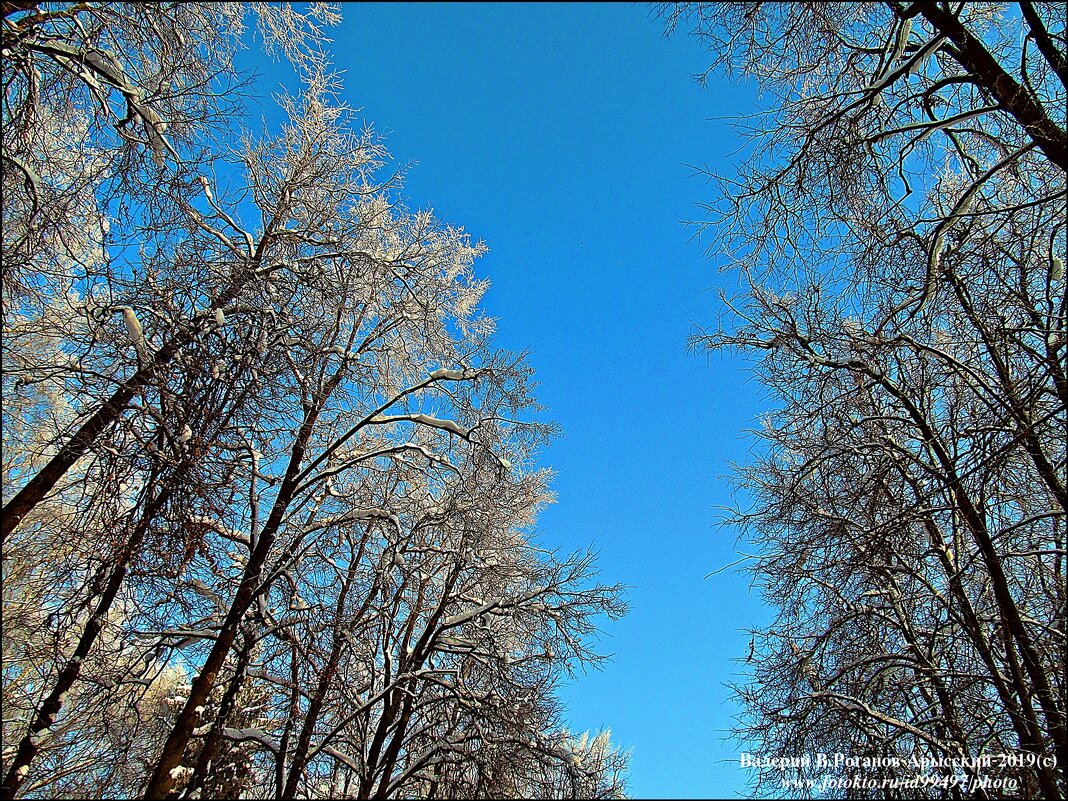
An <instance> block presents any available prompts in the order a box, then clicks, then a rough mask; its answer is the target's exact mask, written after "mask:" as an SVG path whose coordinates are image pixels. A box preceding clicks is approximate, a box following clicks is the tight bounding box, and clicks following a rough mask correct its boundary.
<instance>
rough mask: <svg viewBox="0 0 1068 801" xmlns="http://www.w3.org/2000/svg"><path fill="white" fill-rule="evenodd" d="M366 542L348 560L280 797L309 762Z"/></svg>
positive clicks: (290, 793)
mask: <svg viewBox="0 0 1068 801" xmlns="http://www.w3.org/2000/svg"><path fill="white" fill-rule="evenodd" d="M366 541H367V538H366V537H364V538H363V542H362V543H361V545H360V554H359V555H357V557H356V559H354V560H352V561H350V562H349V569H348V575H347V576H346V578H345V583H344V584H343V585H342V586H341V592H340V593H338V600H337V607H336V608H335V611H334V621H335V627H334V632H333V642H332V643H331V645H330V656H329V657H328V658H327V661H326V665H325V666H324V667H323V670H322V673H320V674H319V682H318V683H317V684H316V687H315V692H314V693H313V694H312V697H311V702H310V703H309V704H308V712H307V714H306V715H305V716H304V724H303V725H302V726H301V730H300V734H299V735H298V736H297V746H296V748H295V749H294V750H293V760H292V762H291V763H290V767H289V776H288V778H287V779H286V783H285V788H284V789H283V791H282V797H283V798H296V793H297V783H298V782H299V781H300V776H301V774H302V773H303V772H304V767H305V766H306V765H307V764H308V751H309V750H310V748H311V738H312V734H313V733H314V732H315V725H316V723H318V721H319V714H320V713H321V712H322V709H323V702H324V701H325V699H326V694H327V692H329V690H330V685H331V684H332V683H333V681H334V675H335V674H336V673H337V666H338V662H339V661H340V660H341V647H342V644H343V638H342V636H341V619H342V615H343V614H344V611H345V599H346V598H347V597H348V594H349V587H350V586H351V585H352V582H353V580H354V579H355V577H356V570H357V569H358V568H359V562H360V556H361V555H362V553H363V545H364V543H366Z"/></svg>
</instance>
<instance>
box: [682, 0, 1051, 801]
mask: <svg viewBox="0 0 1068 801" xmlns="http://www.w3.org/2000/svg"><path fill="white" fill-rule="evenodd" d="M1063 11H1064V7H1063V5H1059V4H1032V3H1020V4H1018V5H1013V4H998V3H989V4H958V5H951V4H946V3H933V2H919V3H912V4H898V3H885V4H809V3H803V4H767V3H733V4H730V5H727V6H711V5H707V6H706V5H697V6H680V7H672V8H666V9H665V13H666V14H667V15H668V16H669V18H670V20H671V23H672V24H675V25H688V26H690V27H691V28H692V30H693V31H694V32H695V33H696V34H697V35H698V36H700V37H701V38H702V39H703V41H705V42H707V43H708V44H709V46H710V49H711V50H712V52H713V53H714V54H715V55H716V56H717V61H718V62H719V63H724V64H727V65H729V66H730V68H731V69H734V70H736V71H737V72H738V73H739V74H742V75H745V76H748V77H752V78H753V79H754V80H756V81H757V82H758V83H759V85H760V86H761V87H762V88H763V89H765V90H766V91H767V92H768V96H770V97H771V98H773V100H772V102H771V104H770V108H769V109H768V110H767V112H766V113H764V114H762V115H761V116H760V117H758V118H754V119H750V120H748V128H747V129H746V134H747V135H748V136H749V141H750V143H751V145H752V147H753V150H752V158H750V159H749V160H747V161H746V162H745V163H744V164H743V165H742V166H741V167H740V168H739V173H738V175H737V177H736V178H720V179H719V185H720V187H721V193H720V195H719V198H718V199H717V200H716V201H715V202H714V203H711V204H709V205H708V206H707V210H708V211H709V212H710V216H709V217H708V219H707V220H706V221H703V225H705V226H708V230H709V232H711V233H713V234H714V237H715V238H714V240H713V243H712V244H711V245H710V251H714V252H716V253H717V254H720V255H722V256H724V257H725V258H726V260H727V263H728V265H729V268H730V269H732V270H735V271H737V273H738V274H739V275H740V276H741V278H742V280H743V283H744V285H745V287H746V291H745V292H743V293H742V294H740V295H739V296H736V297H728V298H725V301H726V304H727V308H728V310H729V313H730V315H729V316H730V318H731V320H732V321H731V322H728V323H727V324H725V325H724V326H723V327H722V328H720V329H719V330H716V331H710V332H707V333H704V334H702V335H700V336H698V337H696V338H695V344H696V345H697V346H699V347H710V348H718V347H736V348H740V349H742V350H743V351H747V352H751V353H754V354H756V355H757V356H758V357H759V361H758V366H757V369H758V372H759V375H760V376H761V378H762V380H763V382H764V383H765V385H766V386H767V387H768V388H769V389H770V390H771V391H772V393H773V395H774V397H775V398H776V399H777V400H778V410H777V411H776V412H774V413H773V414H772V415H770V416H768V418H767V419H765V420H764V421H762V423H763V427H762V429H761V430H760V431H758V432H757V436H758V437H759V438H760V439H761V441H762V442H763V443H764V445H765V448H764V449H763V450H762V452H761V455H760V456H759V458H758V459H757V460H756V461H755V463H754V464H753V465H751V466H750V467H746V468H743V469H742V470H741V471H740V473H739V479H740V483H741V486H742V487H744V488H746V489H747V490H748V491H749V492H750V493H751V494H752V498H753V501H754V504H753V506H752V508H751V509H749V510H747V511H744V512H739V513H738V515H737V517H736V519H735V522H736V523H738V524H740V525H741V526H742V529H743V531H745V532H747V533H748V534H749V536H751V537H752V538H753V539H754V540H755V541H756V542H757V543H758V544H759V545H760V546H761V548H760V551H759V553H758V556H757V558H756V559H755V560H754V561H753V563H752V571H753V575H754V577H755V578H756V579H757V581H758V582H759V583H761V584H762V586H763V587H764V590H765V593H766V597H767V598H768V599H769V601H770V602H771V603H772V604H773V606H774V607H776V608H777V609H778V610H779V615H778V619H777V620H776V621H775V622H774V623H773V625H772V626H770V627H769V628H767V629H761V630H756V631H754V632H753V635H754V642H753V653H752V655H751V657H750V661H751V663H752V668H751V675H750V677H749V680H748V682H747V683H745V684H742V685H741V686H739V687H738V691H739V694H740V696H741V698H742V699H743V700H744V701H745V703H746V706H747V710H748V713H747V716H746V718H745V719H744V721H743V723H742V726H741V729H740V734H741V735H742V736H743V737H746V738H749V739H750V741H751V742H753V743H755V744H756V746H757V747H759V748H760V749H761V750H762V751H763V753H765V754H768V755H773V756H774V755H783V756H784V755H792V754H797V753H804V752H808V753H818V752H825V753H826V752H835V751H838V752H844V753H848V754H851V755H855V756H858V757H870V758H871V759H873V760H875V759H877V758H881V757H896V758H899V761H898V762H896V763H895V762H894V761H893V760H886V762H885V766H883V767H879V768H878V769H877V770H872V769H868V770H862V769H860V768H853V769H848V770H845V769H844V773H843V774H842V775H841V776H840V777H838V778H841V779H842V780H843V783H841V784H833V783H831V784H828V785H827V786H824V787H823V788H822V790H823V791H824V792H826V793H828V794H832V795H834V794H837V795H843V796H846V795H848V796H850V797H868V796H870V797H883V796H884V795H885V794H886V793H887V792H891V793H896V794H897V795H898V796H902V797H914V796H916V795H917V794H924V793H927V794H930V795H932V796H944V797H955V796H968V797H973V796H974V797H988V796H992V795H998V794H1000V793H1005V792H1007V793H1008V794H1010V795H1011V794H1014V793H1019V794H1023V795H1041V796H1043V797H1050V798H1054V797H1058V798H1059V797H1063V796H1064V794H1065V787H1066V785H1065V772H1064V765H1065V759H1066V755H1068V751H1066V748H1068V742H1066V732H1065V684H1064V675H1065V631H1064V620H1065V612H1066V606H1065V604H1066V600H1065V578H1064V576H1065V569H1064V566H1065V561H1064V560H1065V555H1066V550H1065V549H1066V539H1065V538H1066V521H1065V513H1066V509H1068V497H1066V495H1065V444H1064V436H1063V434H1064V430H1065V426H1066V422H1068V420H1066V404H1068V393H1066V391H1065V389H1066V384H1065V358H1064V354H1065V346H1066V340H1065V316H1066V308H1068V307H1066V303H1065V283H1064V258H1065V211H1066V208H1065V128H1066V120H1065V99H1066V98H1065V77H1066V73H1065V52H1066V43H1065V30H1064V16H1063ZM1015 752H1022V753H1023V754H1024V755H1025V756H1024V758H1023V759H1022V760H1021V763H1020V764H1015V765H1009V764H999V763H998V762H997V761H995V762H994V764H993V766H990V767H982V766H981V764H980V761H979V758H981V757H982V756H984V755H995V754H1001V753H1015ZM920 758H929V759H948V760H951V761H952V760H957V761H956V762H955V763H954V762H951V764H956V765H957V766H958V768H959V770H957V771H956V774H955V775H957V777H958V779H961V780H962V781H963V779H967V783H965V784H958V785H957V786H956V787H952V786H942V787H938V786H934V787H924V786H922V785H920V786H918V787H917V786H916V785H915V784H913V785H912V786H909V785H908V784H906V783H905V782H907V781H908V780H909V779H910V778H912V777H914V776H915V775H916V774H919V773H923V771H922V770H919V769H918V767H917V766H918V765H919V764H920V762H919V759H920ZM875 764H880V763H875ZM961 766H963V767H961ZM948 772H949V773H953V771H948ZM800 774H801V775H800V776H799V778H805V777H806V776H807V777H810V778H811V776H812V775H813V774H812V773H811V772H809V773H806V772H805V771H803V770H801V771H800ZM817 774H818V771H817ZM781 778H782V775H781V774H780V773H778V772H776V771H772V770H767V771H763V772H761V774H760V775H759V777H758V783H757V789H758V790H761V789H763V790H767V789H769V788H771V787H772V786H777V785H776V784H775V783H777V782H778V781H779V780H780V779H781ZM869 778H870V779H874V780H875V781H876V784H874V785H872V786H870V787H869V786H866V785H864V784H863V780H864V779H869ZM984 779H985V780H989V781H992V782H994V781H996V782H1001V784H1000V785H990V786H987V787H984V786H983V783H982V782H983V780H984ZM848 781H853V782H854V784H853V786H852V787H850V786H849V784H848ZM884 781H885V782H886V784H883V782H884ZM895 782H896V784H895ZM894 788H897V789H894ZM819 789H821V788H820V786H819V785H818V784H817V790H819Z"/></svg>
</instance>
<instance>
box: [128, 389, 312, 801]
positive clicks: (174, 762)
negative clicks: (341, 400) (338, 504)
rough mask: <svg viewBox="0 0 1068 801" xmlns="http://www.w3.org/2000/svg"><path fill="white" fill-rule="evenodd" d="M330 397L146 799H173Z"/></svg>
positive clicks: (294, 458) (299, 448) (299, 445)
mask: <svg viewBox="0 0 1068 801" xmlns="http://www.w3.org/2000/svg"><path fill="white" fill-rule="evenodd" d="M325 399H326V398H325V393H324V396H323V397H321V398H320V399H319V402H318V403H317V404H316V405H315V406H314V408H313V409H311V410H309V411H308V412H307V413H306V414H305V419H304V422H303V423H302V424H301V427H300V430H299V431H298V433H297V438H296V442H295V443H294V446H293V451H292V454H291V456H290V460H289V465H288V466H287V468H286V474H285V478H284V479H283V480H282V485H281V487H280V488H279V490H278V495H277V496H276V498H275V501H274V504H273V505H272V507H271V513H270V515H269V516H268V518H267V520H266V522H265V523H264V525H263V529H262V530H261V531H260V535H259V538H258V541H257V543H256V547H255V549H254V550H253V551H252V553H251V554H250V555H249V560H248V564H247V565H246V566H245V572H244V574H243V576H242V578H241V584H240V586H239V587H238V589H237V593H236V595H235V596H234V600H233V602H232V603H231V604H230V609H229V611H228V612H227V614H226V617H225V618H224V619H223V624H222V627H221V628H220V630H219V635H218V637H217V639H216V640H215V644H214V645H213V646H212V649H211V652H210V653H209V654H208V658H207V660H206V661H205V662H204V666H203V667H202V668H201V670H200V673H199V674H198V675H197V677H196V679H194V680H193V684H192V686H191V688H190V691H189V699H188V700H187V701H186V703H185V706H184V707H183V708H182V711H181V712H179V713H178V717H177V719H176V720H175V722H174V726H173V727H172V728H171V732H170V734H169V735H168V737H167V742H166V743H165V744H164V746H163V751H162V752H161V754H160V756H159V759H158V761H157V762H156V767H155V769H154V771H153V773H152V778H151V779H150V780H149V782H148V786H147V788H146V789H145V798H146V799H162V798H167V797H169V796H170V795H171V794H172V792H173V790H174V778H173V777H172V775H171V773H172V771H174V770H175V768H177V767H178V766H179V765H181V764H182V758H183V757H184V756H185V749H186V746H187V745H188V744H189V738H190V736H191V734H192V731H193V728H194V727H195V725H196V712H195V710H196V708H197V707H198V706H203V705H204V703H205V701H206V700H207V697H208V695H209V693H210V692H211V690H212V688H213V687H214V686H215V679H216V677H217V676H218V673H219V671H220V670H221V669H222V666H223V664H224V662H225V661H226V657H227V654H229V652H230V648H231V647H232V646H233V643H234V638H235V637H236V635H237V631H238V628H239V627H240V625H241V621H242V620H243V619H244V617H245V613H246V612H247V611H248V609H249V606H251V605H252V602H253V600H255V598H256V595H257V593H258V592H259V590H260V576H261V574H262V572H263V566H264V563H265V562H266V561H267V556H268V554H270V552H271V548H272V546H273V545H274V540H275V537H276V536H277V534H278V530H279V528H280V527H281V525H282V521H283V519H284V518H285V513H286V509H287V508H288V507H289V504H290V502H291V501H292V500H293V495H294V493H295V491H296V489H297V483H298V482H297V476H298V473H299V472H300V464H301V462H302V461H303V460H304V453H305V450H306V449H307V447H308V442H309V440H310V439H311V434H312V431H313V429H314V427H315V422H316V420H317V418H318V414H319V411H320V410H321V408H322V403H323V402H325Z"/></svg>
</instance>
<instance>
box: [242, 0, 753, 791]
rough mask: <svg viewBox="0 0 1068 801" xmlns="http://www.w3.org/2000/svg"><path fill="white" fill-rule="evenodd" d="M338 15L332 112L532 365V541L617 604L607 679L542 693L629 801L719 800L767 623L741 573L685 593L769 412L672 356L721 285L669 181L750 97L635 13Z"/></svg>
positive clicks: (501, 10)
mask: <svg viewBox="0 0 1068 801" xmlns="http://www.w3.org/2000/svg"><path fill="white" fill-rule="evenodd" d="M343 13H344V18H345V19H344V23H343V25H342V27H341V29H340V30H336V31H335V32H334V39H335V46H334V48H333V52H334V61H335V64H336V66H337V67H338V68H339V69H341V70H344V73H345V75H344V79H345V97H346V99H347V100H348V102H350V103H351V104H352V105H354V106H356V107H358V108H360V109H362V111H361V116H362V117H363V118H364V119H366V120H367V121H368V122H370V123H371V124H372V125H373V127H374V128H375V129H376V130H377V131H378V132H379V133H380V134H382V135H384V137H385V142H386V145H387V146H388V147H389V149H390V150H391V152H392V154H393V156H394V157H395V158H396V160H397V161H398V162H400V163H411V164H412V168H411V170H410V171H409V173H408V177H407V179H406V189H405V191H404V195H405V196H406V197H407V199H408V201H409V203H410V205H412V206H413V207H421V208H428V207H429V208H432V209H434V210H435V212H436V213H437V215H438V216H439V217H440V218H442V219H443V220H445V221H447V222H449V223H451V224H454V225H462V226H463V227H464V228H465V229H466V230H468V231H469V232H470V233H471V234H472V236H473V237H474V238H476V239H482V240H484V241H485V242H486V244H487V245H488V246H489V248H490V251H489V254H488V255H487V256H486V257H485V258H484V259H483V260H482V261H481V264H480V266H479V273H480V275H481V276H483V277H488V278H489V279H490V281H491V282H492V286H491V288H490V291H489V293H488V294H487V296H486V299H485V303H484V308H485V309H486V310H487V311H488V312H489V313H490V314H491V315H492V316H495V317H497V318H498V338H497V342H498V344H499V345H500V346H502V347H506V348H509V349H512V350H517V351H518V350H530V351H531V362H532V364H533V367H534V368H535V371H536V377H537V379H538V380H539V381H540V388H539V393H538V395H539V399H540V401H541V402H542V403H543V404H544V405H546V406H547V407H548V414H547V416H548V417H549V418H550V419H553V420H555V421H556V422H557V423H559V424H560V426H561V428H562V430H563V434H562V436H561V437H560V439H559V440H558V441H557V442H555V444H553V445H552V447H551V448H549V449H548V450H547V451H546V452H545V454H544V458H543V462H544V463H545V464H547V465H550V466H552V467H553V468H554V469H555V470H556V472H557V478H556V482H555V489H556V492H557V494H558V502H557V504H556V505H555V506H554V507H552V508H550V509H549V510H548V511H547V512H546V513H545V514H544V515H543V516H542V518H541V520H540V525H539V532H540V533H539V537H540V541H541V542H542V543H543V544H546V545H549V546H552V547H559V548H561V549H564V550H576V549H581V548H584V547H587V546H593V547H594V548H595V549H596V550H597V551H598V552H599V554H600V558H599V567H600V570H601V574H602V578H603V580H605V581H606V582H609V583H611V582H616V581H619V582H623V583H625V584H627V585H630V588H631V589H630V591H629V593H628V601H629V603H630V607H631V611H630V614H629V615H628V616H627V617H626V618H624V619H623V620H622V621H619V622H616V623H609V624H607V625H606V626H605V635H604V636H603V637H602V638H601V640H600V646H601V649H602V650H603V651H607V652H610V653H612V654H614V657H613V658H612V660H611V661H610V662H608V663H607V664H606V665H605V667H604V669H603V670H602V671H600V672H594V673H591V674H587V675H585V676H580V677H578V678H577V679H576V680H575V681H574V682H573V683H572V684H570V685H569V686H567V687H565V688H564V689H563V697H564V699H565V701H566V703H567V705H568V708H569V711H568V722H569V724H570V726H571V728H572V729H573V730H577V731H581V730H585V729H601V728H611V729H612V735H613V740H614V741H615V742H617V743H618V744H620V745H623V746H625V747H627V748H630V749H633V753H632V760H631V771H630V780H629V784H628V789H629V792H630V794H631V795H633V796H635V797H639V798H642V797H658V798H667V797H698V798H699V797H732V796H735V795H738V794H741V793H742V792H743V791H744V788H745V775H744V774H743V772H742V771H741V770H740V769H739V768H738V766H737V762H736V761H735V762H733V763H732V762H731V760H736V759H737V756H736V754H737V751H738V747H737V745H736V744H734V743H733V742H731V741H729V740H728V741H725V740H724V737H725V734H726V730H727V729H728V728H729V727H730V726H731V723H732V716H733V715H735V714H736V713H737V712H738V710H737V708H736V707H734V706H733V705H732V703H731V701H730V698H729V692H728V690H727V689H726V688H725V687H724V686H723V683H724V682H725V681H728V680H731V679H732V678H736V677H737V676H738V672H739V670H740V664H739V662H738V661H736V660H737V659H738V658H739V657H742V656H744V655H745V653H746V651H747V645H748V636H747V635H745V634H744V633H743V631H742V629H743V628H744V627H746V626H749V625H754V624H758V623H760V622H762V621H763V620H764V619H765V618H766V617H767V612H766V611H765V610H763V609H762V607H761V605H760V602H759V599H758V597H757V595H756V593H755V592H752V593H751V592H750V589H749V586H748V580H747V578H746V577H745V576H744V575H741V574H739V573H736V572H730V571H728V572H724V573H721V574H719V575H717V576H715V577H712V578H707V579H706V578H705V575H706V574H707V573H709V572H710V571H712V570H714V569H716V568H718V567H720V566H722V565H725V564H727V563H728V562H731V561H733V560H734V559H735V558H736V557H735V556H734V549H735V545H736V543H735V533H734V532H732V531H730V530H722V529H718V528H716V526H715V525H714V524H715V521H716V519H717V510H716V507H717V506H721V505H727V504H729V503H731V495H730V486H729V483H728V482H727V480H726V479H725V475H726V474H727V473H728V472H729V466H730V462H731V461H737V460H744V459H745V457H746V454H747V451H748V448H749V447H750V445H751V443H750V441H749V440H748V439H747V438H746V437H745V435H744V434H743V430H744V429H745V428H747V427H750V426H752V425H753V424H754V422H755V420H756V418H757V416H758V415H759V414H760V413H761V412H762V411H764V410H765V408H766V406H767V402H766V401H764V400H763V399H762V398H761V396H760V391H759V386H758V385H757V384H756V382H755V380H753V379H752V378H750V377H749V375H748V373H747V371H746V365H745V363H744V362H743V361H741V360H740V359H737V358H733V357H728V356H726V355H723V356H713V357H712V358H711V359H707V358H706V357H704V356H699V355H694V354H692V353H689V352H688V351H687V349H686V339H687V336H688V335H689V333H690V332H691V331H692V330H693V325H694V324H695V323H696V324H700V323H705V324H709V323H712V322H714V321H715V319H716V316H717V313H718V300H717V297H716V295H715V292H714V291H713V290H714V288H715V287H717V286H719V285H720V284H721V282H723V281H726V280H729V279H728V277H727V276H724V275H721V274H719V273H718V272H717V270H716V262H715V260H714V259H713V260H711V261H710V260H708V259H706V258H705V255H704V251H703V245H702V244H696V243H694V242H691V241H690V237H691V234H692V231H690V230H688V229H687V228H685V227H684V226H683V225H682V224H681V223H680V220H683V219H692V218H693V217H695V216H697V215H699V211H698V209H697V208H696V206H695V202H696V201H699V200H702V199H705V198H707V197H708V195H709V192H710V188H709V187H708V186H707V185H706V184H705V183H704V181H703V180H702V179H700V178H696V177H693V170H692V169H691V168H689V167H687V166H686V165H687V164H694V163H701V164H706V163H707V164H709V165H711V166H713V167H718V168H721V169H729V164H730V161H729V157H730V154H731V153H732V152H733V151H734V150H735V149H736V148H737V147H738V145H739V142H738V140H737V139H736V137H735V134H734V133H733V131H732V130H731V128H730V127H729V126H728V125H727V124H726V123H724V122H722V121H717V120H716V119H715V118H717V117H722V116H725V115H733V114H738V113H744V112H746V111H747V110H750V109H751V108H752V103H753V97H752V93H751V91H749V90H747V89H744V88H739V87H734V86H732V85H731V84H729V83H728V82H727V81H726V80H723V79H715V80H712V81H710V83H709V86H708V87H707V88H701V87H700V86H698V85H697V84H696V83H695V82H694V81H693V80H692V76H693V75H694V74H695V73H699V72H703V71H704V69H705V68H706V67H707V66H708V55H707V54H706V53H704V52H703V49H702V47H701V45H700V44H699V43H698V42H696V41H694V40H693V39H691V38H688V37H685V36H682V35H675V36H673V37H671V38H670V39H664V38H663V30H664V25H663V23H662V22H661V21H658V20H655V19H653V18H652V17H651V16H650V12H649V9H648V7H647V6H640V5H626V4H604V5H600V4H591V5H577V4H576V5H571V4H559V5H528V4H503V5H493V4H456V5H453V4H425V5H424V4H396V5H393V4H353V5H346V6H345V7H344V10H343ZM271 74H272V72H271V71H270V70H269V71H268V74H267V75H266V76H265V78H266V77H269V76H270V75H271ZM260 85H261V86H263V84H260ZM267 88H268V89H270V88H273V87H270V86H268V87H267Z"/></svg>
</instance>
